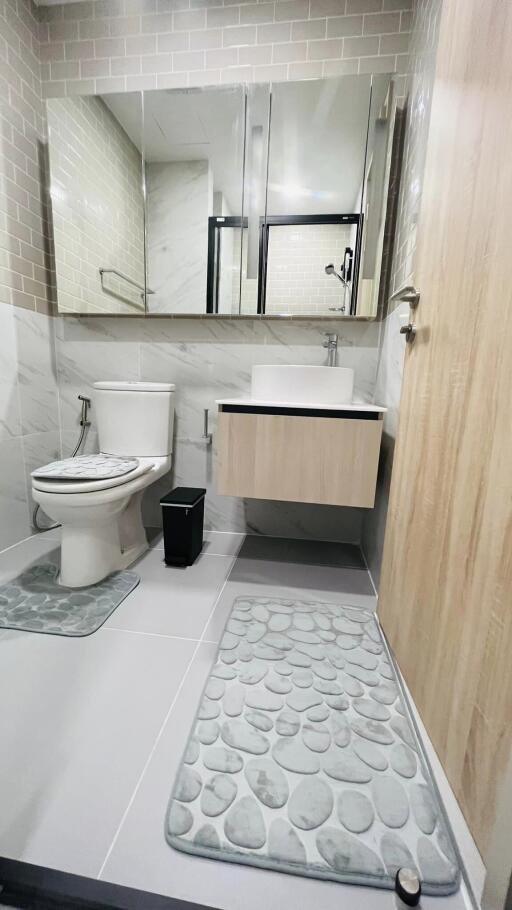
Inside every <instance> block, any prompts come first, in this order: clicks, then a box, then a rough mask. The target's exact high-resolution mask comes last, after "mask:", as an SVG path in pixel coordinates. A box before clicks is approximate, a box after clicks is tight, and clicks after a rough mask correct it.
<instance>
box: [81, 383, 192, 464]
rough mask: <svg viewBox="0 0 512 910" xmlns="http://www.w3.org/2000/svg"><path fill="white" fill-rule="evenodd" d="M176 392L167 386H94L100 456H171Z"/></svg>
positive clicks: (113, 384) (131, 384) (94, 406)
mask: <svg viewBox="0 0 512 910" xmlns="http://www.w3.org/2000/svg"><path fill="white" fill-rule="evenodd" d="M174 389H175V386H174V385H171V383H168V382H95V383H94V394H93V408H94V410H93V415H94V418H95V422H96V426H97V428H98V437H99V449H100V452H105V453H106V454H108V455H135V456H137V455H138V456H140V457H151V456H156V457H165V456H166V455H171V454H172V431H173V425H174Z"/></svg>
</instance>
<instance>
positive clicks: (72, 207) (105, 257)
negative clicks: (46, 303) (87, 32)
mask: <svg viewBox="0 0 512 910" xmlns="http://www.w3.org/2000/svg"><path fill="white" fill-rule="evenodd" d="M48 132H49V135H50V171H51V185H52V221H53V232H54V241H55V243H54V247H55V273H56V280H57V287H58V289H59V309H60V310H62V311H64V310H69V311H70V312H81V313H84V312H88V313H102V312H103V313H105V312H106V313H115V312H119V313H122V312H123V311H126V310H128V311H133V310H135V312H136V311H137V310H141V309H144V301H143V298H142V295H141V292H140V291H138V290H137V289H136V288H134V286H133V285H131V284H130V282H128V281H125V280H123V279H120V278H119V277H118V276H116V275H113V274H106V275H104V276H103V282H102V281H101V278H100V273H99V269H100V268H105V269H116V270H117V271H119V272H122V273H123V275H126V276H127V277H128V278H130V279H132V281H134V282H136V283H137V284H138V285H139V286H140V287H144V200H143V195H142V190H141V187H142V158H141V155H140V152H139V151H138V149H136V148H135V146H134V145H133V143H132V142H131V140H130V139H129V137H128V135H127V134H126V133H125V131H124V130H123V128H122V127H121V126H120V124H119V123H118V121H117V120H116V118H115V117H114V116H113V114H112V113H111V111H110V110H109V109H108V107H107V106H106V104H105V103H104V102H103V100H102V99H101V98H52V99H51V101H50V102H49V104H48Z"/></svg>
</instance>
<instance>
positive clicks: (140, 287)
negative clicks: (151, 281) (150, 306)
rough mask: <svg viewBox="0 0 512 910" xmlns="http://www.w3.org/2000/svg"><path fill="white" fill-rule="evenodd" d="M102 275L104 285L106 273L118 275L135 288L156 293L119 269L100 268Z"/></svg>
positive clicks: (148, 292)
mask: <svg viewBox="0 0 512 910" xmlns="http://www.w3.org/2000/svg"><path fill="white" fill-rule="evenodd" d="M98 271H99V273H100V275H101V286H102V287H103V276H104V275H117V277H118V278H122V279H123V281H127V282H128V284H131V285H133V287H134V288H137V290H138V291H142V293H143V294H144V293H146V294H154V293H155V292H154V291H151V290H150V289H149V288H145V287H144V286H143V285H142V284H139V283H138V282H137V281H134V280H133V278H130V277H129V276H128V275H125V274H124V273H123V272H119V271H118V270H117V269H103V268H100V269H98Z"/></svg>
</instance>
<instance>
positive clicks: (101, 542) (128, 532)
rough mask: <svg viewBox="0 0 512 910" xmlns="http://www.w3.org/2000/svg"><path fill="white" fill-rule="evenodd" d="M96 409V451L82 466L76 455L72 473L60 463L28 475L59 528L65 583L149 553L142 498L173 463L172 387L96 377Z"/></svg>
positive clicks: (91, 580) (99, 575)
mask: <svg viewBox="0 0 512 910" xmlns="http://www.w3.org/2000/svg"><path fill="white" fill-rule="evenodd" d="M94 414H96V423H97V428H98V437H99V443H100V453H99V454H98V455H97V456H89V457H88V458H87V459H84V460H82V461H85V463H86V467H84V466H83V464H80V459H77V461H76V465H77V467H76V471H75V472H73V465H74V464H75V462H71V460H66V461H65V462H60V463H54V464H52V465H48V466H45V467H43V468H38V469H36V470H35V471H33V472H32V495H33V498H34V500H35V501H36V502H38V503H39V504H40V506H41V508H42V509H44V511H45V512H46V514H47V515H48V516H49V517H50V518H52V519H53V520H54V521H55V522H58V523H59V524H61V525H62V539H61V568H60V576H59V582H60V584H62V585H65V586H66V587H71V588H80V587H83V586H85V585H91V584H95V583H96V582H99V581H101V580H102V579H103V578H105V576H106V575H109V574H110V573H111V572H114V571H116V570H119V569H125V568H126V567H127V566H129V565H130V564H131V563H132V562H133V561H134V560H135V559H137V558H138V557H139V556H140V555H141V554H142V553H144V552H145V550H147V548H148V542H147V538H146V532H145V529H144V525H143V523H142V512H141V506H142V497H143V494H144V490H146V489H147V488H148V487H149V486H150V485H151V484H152V483H154V482H155V481H156V480H158V478H160V477H162V476H163V475H164V474H166V473H167V472H168V471H169V470H170V468H171V464H172V431H173V423H174V386H173V385H171V384H169V383H148V382H147V383H137V382H125V383H121V382H111V383H108V382H97V383H95V384H94V394H93V415H94ZM111 456H114V457H113V458H112V457H111ZM109 462H111V463H112V464H109ZM119 463H121V467H119ZM70 465H71V466H70ZM109 470H111V472H112V474H111V476H109ZM122 471H124V473H121V472H122ZM116 472H117V473H116Z"/></svg>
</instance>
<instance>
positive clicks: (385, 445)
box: [362, 0, 442, 585]
mask: <svg viewBox="0 0 512 910" xmlns="http://www.w3.org/2000/svg"><path fill="white" fill-rule="evenodd" d="M441 8H442V0H418V2H417V4H416V6H415V11H414V21H413V31H412V38H411V75H410V77H409V80H408V81H409V84H408V87H407V95H408V104H407V118H406V134H405V147H404V157H403V169H402V178H401V186H400V198H399V211H398V220H397V228H396V236H395V247H394V257H393V269H392V288H391V291H393V290H397V289H398V288H399V287H401V286H403V285H404V284H414V253H415V249H416V229H417V224H418V217H419V213H420V205H421V191H422V186H423V174H424V169H425V157H426V150H427V138H428V128H429V122H430V108H431V102H432V89H433V85H434V73H435V62H436V53H437V41H438V35H439V22H440V18H441ZM408 320H409V307H408V305H407V304H404V303H401V304H398V305H397V304H395V308H394V309H392V310H391V312H389V313H388V316H387V318H386V319H385V320H384V323H383V326H382V328H383V331H382V339H381V348H380V355H379V364H378V369H377V376H376V383H375V400H376V401H378V402H379V403H380V404H383V405H386V407H387V408H388V412H387V414H386V416H385V422H384V434H383V440H382V448H381V458H380V465H379V481H378V485H377V498H376V504H375V508H374V509H373V510H372V511H371V512H369V513H367V515H366V516H365V519H364V523H363V535H362V546H363V550H364V553H365V556H366V560H367V563H368V566H369V568H370V571H371V573H372V576H373V580H374V582H375V584H377V585H378V582H379V578H380V569H381V562H382V552H383V547H384V532H385V527H386V516H387V509H388V499H389V488H390V483H391V468H392V465H393V452H394V447H395V439H396V434H397V429H398V410H399V406H400V393H401V387H402V374H403V365H404V355H405V341H404V336H403V335H400V334H399V332H400V326H401V325H403V324H404V323H405V322H408Z"/></svg>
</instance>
